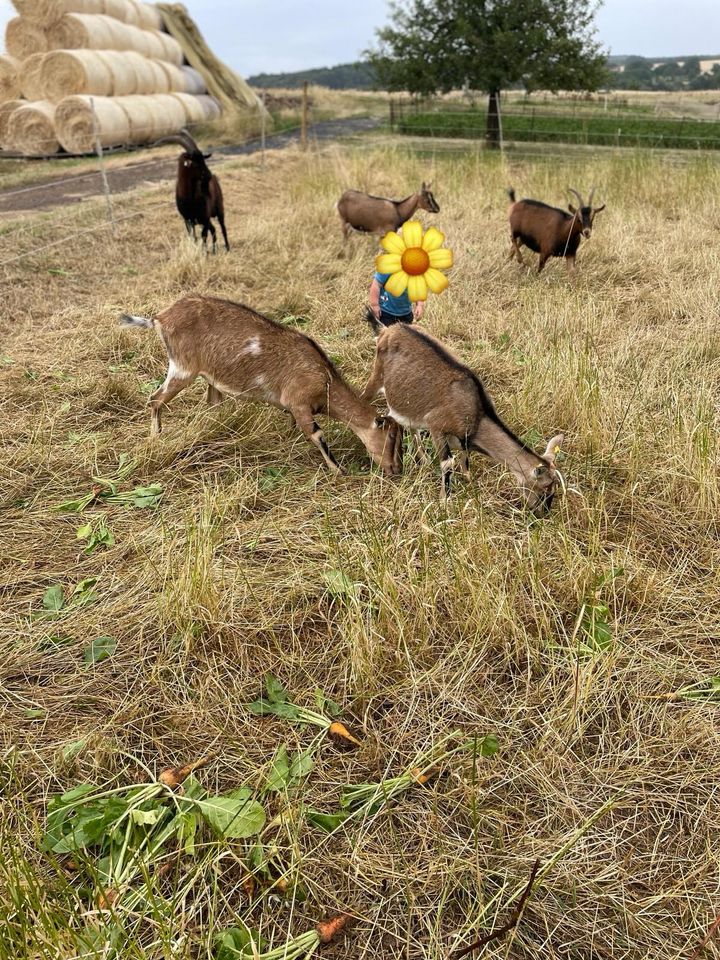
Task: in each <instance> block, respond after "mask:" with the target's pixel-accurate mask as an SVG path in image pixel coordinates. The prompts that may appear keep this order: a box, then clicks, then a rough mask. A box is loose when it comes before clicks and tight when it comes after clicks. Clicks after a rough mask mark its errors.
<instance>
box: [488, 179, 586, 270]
mask: <svg viewBox="0 0 720 960" xmlns="http://www.w3.org/2000/svg"><path fill="white" fill-rule="evenodd" d="M568 190H569V192H570V193H574V194H575V196H576V197H577V198H578V202H579V204H580V206H579V207H574V206H573V205H572V204H569V206H568V210H569V211H570V212H569V213H568V212H567V210H562V209H561V208H560V207H551V206H548V204H547V203H542V202H541V201H540V200H516V199H515V191H514V190H513V189H512V187H511V188H510V189H509V190H508V191H507V194H508V196H509V197H510V204H511V206H510V210H509V218H510V236H511V244H512V246H511V248H510V256H509V258H508V259H510V260H512V259H513V257H517V260H518V263H523V262H524V261H523V257H522V254H521V253H520V247H521V246H522V245H523V244H525V246H526V247H529V248H530V249H531V250H534V251H535V253H539V254H540V261H539V263H538V273H540V272H541V271H542V268H543V267H544V266H545V264H546V262H547V261H548V260H549V259H550V257H564V258H565V265H566V267H567V271H568V273H572V272H574V270H575V256H576V254H577V249H578V247H579V246H580V239H581V237H585V238H586V239H589V238H590V235H591V234H592V228H593V221H594V219H595V217H596V215H597V214H598V213H600V211H601V210H604V209H605V204H603V205H602V206H601V207H595V208H594V209H593V206H592V201H593V196H594V195H595V188H594V187H593V189H592V190H591V191H590V196H589V197H588V202H587V203H584V201H583V198H582V197H581V196H580V194H579V193H578V192H577V190H573V189H572V188H571V187H568Z"/></svg>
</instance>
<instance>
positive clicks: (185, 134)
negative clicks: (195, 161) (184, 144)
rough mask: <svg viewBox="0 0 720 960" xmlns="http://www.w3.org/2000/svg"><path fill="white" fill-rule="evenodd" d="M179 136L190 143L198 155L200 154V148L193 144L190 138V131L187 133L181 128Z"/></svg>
mask: <svg viewBox="0 0 720 960" xmlns="http://www.w3.org/2000/svg"><path fill="white" fill-rule="evenodd" d="M180 135H181V136H182V137H185V139H186V140H187V141H188V143H191V144H192V145H193V147H194V149H195V150H197V152H198V153H200V152H201V150H200V147H199V146H198V145H197V144H196V143H195V141H194V140H193V138H192V137H191V136H190V131H189V130H186V129H185V127H183V128H182V130H181V131H180Z"/></svg>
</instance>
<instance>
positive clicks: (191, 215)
mask: <svg viewBox="0 0 720 960" xmlns="http://www.w3.org/2000/svg"><path fill="white" fill-rule="evenodd" d="M164 143H177V144H179V145H180V146H181V147H182V148H183V152H182V153H181V154H180V157H179V159H178V174H177V184H176V189H175V200H176V203H177V208H178V211H179V213H180V216H181V217H182V218H183V220H184V221H185V226H186V228H187V232H188V233H189V234H190V235H191V236H192V237H193V239H195V240H196V239H197V234H196V228H197V227H202V241H203V245H204V246H207V237H208V233H210V234H211V235H212V243H213V253H216V252H217V232H216V230H215V226H214V224H213V223H212V219H213V217H214V218H215V219H216V220H217V222H218V223H219V224H220V229H221V230H222V235H223V239H224V241H225V249H226V250H230V244H229V242H228V235H227V230H226V229H225V207H224V204H223V195H222V190H221V189H220V181H219V180H218V178H217V177H216V176H215V174H214V173H211V172H210V169H209V168H208V165H207V163H206V160H209V159H210V157H211V156H212V154H211V153H203V152H202V150H201V149H200V147H198V145H197V144H196V143H195V141H194V140H193V138H192V137H191V136H190V134H189V133H188V131H187V130H181V132H180V133H179V134H173V135H172V136H169V137H163V138H162V139H161V140H158V141H157V142H156V143H155V146H159V145H161V144H164Z"/></svg>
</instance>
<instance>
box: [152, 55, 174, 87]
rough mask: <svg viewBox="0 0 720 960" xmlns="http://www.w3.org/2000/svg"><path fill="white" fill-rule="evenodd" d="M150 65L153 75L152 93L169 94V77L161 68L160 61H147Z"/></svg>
mask: <svg viewBox="0 0 720 960" xmlns="http://www.w3.org/2000/svg"><path fill="white" fill-rule="evenodd" d="M148 63H149V64H150V69H151V70H152V73H153V89H152V91H151V92H152V93H170V91H171V90H172V86H171V85H170V77H169V75H168V73H167V71H166V70H164V69H163V67H162V61H160V60H148Z"/></svg>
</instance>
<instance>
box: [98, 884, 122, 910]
mask: <svg viewBox="0 0 720 960" xmlns="http://www.w3.org/2000/svg"><path fill="white" fill-rule="evenodd" d="M118 896H119V892H118V891H117V890H114V889H113V888H112V887H111V888H110V889H109V890H103V891H102V893H100V894H99V895H98V898H97V905H98V907H99V908H100V909H101V910H109V909H110V907H111V906H112V905H113V904H114V903H115V901H116V900H117V898H118Z"/></svg>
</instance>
